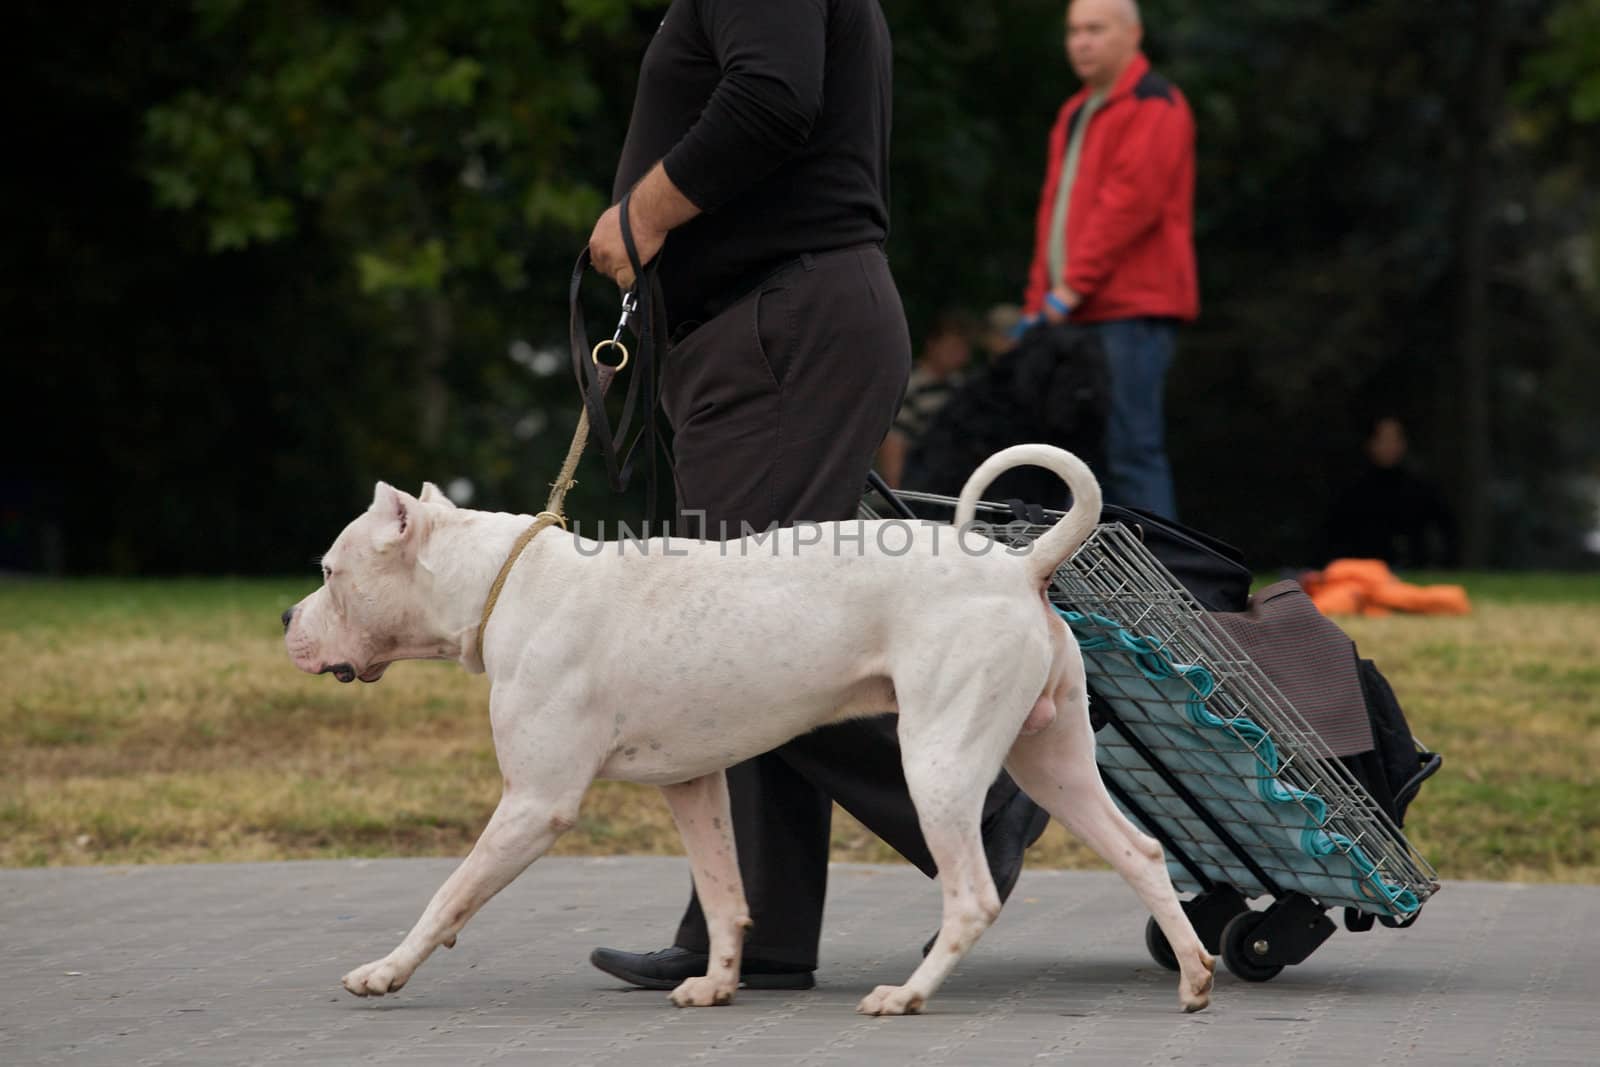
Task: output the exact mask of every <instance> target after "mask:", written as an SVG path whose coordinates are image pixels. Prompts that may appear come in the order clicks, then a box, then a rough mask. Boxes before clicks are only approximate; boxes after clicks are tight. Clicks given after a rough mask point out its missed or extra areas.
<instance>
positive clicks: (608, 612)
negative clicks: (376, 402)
mask: <svg viewBox="0 0 1600 1067" xmlns="http://www.w3.org/2000/svg"><path fill="white" fill-rule="evenodd" d="M1029 463H1032V464H1037V465H1040V466H1043V467H1047V468H1049V469H1050V470H1052V471H1054V472H1056V473H1057V474H1059V475H1061V476H1062V478H1064V479H1065V480H1066V482H1067V484H1068V485H1069V486H1070V488H1071V489H1072V494H1073V501H1074V503H1073V506H1072V509H1071V511H1070V512H1069V513H1068V514H1067V515H1066V516H1064V517H1063V518H1062V519H1061V521H1060V522H1059V523H1057V524H1056V525H1055V526H1054V527H1052V528H1051V529H1049V530H1048V531H1046V532H1045V533H1044V534H1042V535H1041V536H1040V537H1039V538H1038V540H1037V541H1035V542H1034V543H1033V545H1032V547H1031V551H1029V552H1026V553H1021V552H1015V551H1011V550H1009V549H1006V548H1004V547H1002V546H1000V545H997V544H994V543H993V542H989V541H987V540H986V539H985V538H983V537H982V536H980V534H979V533H977V532H974V531H972V530H968V529H967V527H968V525H969V524H970V523H971V520H972V517H973V514H974V506H975V504H976V502H977V500H978V498H979V495H980V494H981V493H982V492H983V490H984V489H985V488H987V487H988V485H989V483H990V482H991V481H993V480H994V478H995V477H996V476H998V475H999V474H1001V473H1002V472H1004V471H1005V470H1008V469H1010V468H1012V467H1016V466H1021V465H1024V464H1029ZM1099 513H1100V487H1099V485H1098V484H1097V483H1096V482H1095V480H1094V476H1093V475H1092V474H1091V473H1090V472H1089V469H1088V468H1087V467H1086V466H1084V464H1083V463H1081V462H1080V461H1079V460H1078V459H1077V458H1076V457H1074V456H1072V455H1071V454H1069V453H1067V452H1063V451H1062V450H1060V449H1057V448H1051V447H1047V446H1044V445H1019V446H1016V447H1014V448H1008V449H1006V450H1005V451H1003V452H1001V453H999V454H998V455H996V456H994V457H993V458H991V459H989V460H988V461H987V462H985V463H984V464H983V465H982V466H981V467H979V468H978V470H977V471H976V472H975V473H974V474H973V476H972V478H971V479H970V480H969V481H968V482H967V485H966V487H965V488H964V489H963V491H962V494H961V498H960V503H959V506H958V508H957V511H956V528H952V527H948V526H934V525H932V524H924V525H922V526H921V527H920V528H916V527H913V526H911V525H909V524H905V523H900V524H899V526H900V529H898V530H888V529H886V526H885V524H886V523H889V524H892V523H893V522H894V520H885V522H884V523H835V524H823V525H821V526H812V527H799V528H794V529H788V530H782V531H777V532H776V533H773V534H768V535H767V536H766V537H765V538H762V539H753V538H745V539H744V540H741V541H731V542H716V541H706V542H700V541H682V540H677V541H666V540H663V539H654V540H650V541H635V542H627V541H624V542H620V543H617V544H602V543H600V542H596V541H590V540H587V539H584V538H580V537H578V536H575V535H573V534H570V533H567V532H565V531H564V530H561V529H559V528H550V529H546V530H544V531H543V532H542V533H540V534H539V535H538V536H537V537H535V538H534V539H533V540H532V541H531V542H530V543H528V545H527V547H526V549H524V550H523V551H522V552H521V554H520V557H519V558H518V559H517V560H516V562H515V566H514V567H512V568H511V570H510V573H509V576H508V577H507V578H506V580H505V583H504V588H503V591H502V593H501V595H500V597H499V600H498V602H497V606H495V609H494V614H493V615H492V616H491V617H490V618H489V619H488V621H487V623H486V624H485V633H484V634H483V636H482V656H481V660H480V657H479V653H478V651H477V648H478V641H479V627H480V620H481V619H482V617H483V614H484V608H485V603H486V601H487V600H488V598H489V595H490V589H491V586H492V585H493V584H494V580H495V576H496V573H497V571H498V570H499V569H500V567H501V565H502V563H504V562H505V560H506V557H507V555H508V553H509V552H510V551H511V550H512V548H513V546H514V545H515V544H516V543H517V541H518V539H519V537H520V535H522V534H523V533H524V532H525V531H526V530H527V529H528V527H529V525H530V523H531V521H532V520H531V519H530V517H529V516H527V515H508V514H503V513H488V512H480V511H469V510H465V509H458V508H456V507H455V506H454V505H453V504H451V503H450V501H449V500H448V499H447V498H445V496H444V495H443V494H442V493H440V492H439V491H438V490H437V489H436V488H434V487H433V486H432V485H427V486H425V487H424V488H423V491H422V496H421V498H420V499H419V498H416V497H412V496H409V495H407V494H406V493H402V492H400V491H398V490H396V489H393V488H391V487H390V486H388V485H385V484H383V483H381V482H380V483H379V484H378V487H377V492H376V494H375V496H374V498H373V501H372V506H371V507H370V508H369V509H368V510H367V512H366V513H365V514H363V515H361V516H360V517H359V518H357V519H356V520H355V521H354V522H352V523H351V524H350V525H349V526H347V527H346V528H345V530H344V532H343V533H341V534H340V535H339V538H338V540H336V541H335V542H334V544H333V547H332V548H331V549H330V550H329V551H328V553H327V555H326V556H325V557H324V558H323V568H322V569H323V578H324V582H323V585H322V587H321V588H319V589H318V590H317V591H316V592H314V593H312V594H311V595H310V596H308V597H306V598H305V599H304V600H302V601H301V602H300V603H299V604H296V605H295V606H294V607H293V608H290V609H289V610H288V611H287V612H285V613H284V616H283V621H284V627H285V642H286V643H287V645H288V649H289V655H290V658H291V659H292V660H293V662H294V664H295V666H296V667H299V668H300V669H301V670H304V671H308V672H311V673H332V674H333V675H335V676H336V677H337V678H339V680H341V681H346V682H348V681H351V680H353V679H355V678H360V679H361V680H362V681H366V682H375V681H377V680H378V678H379V677H380V676H381V675H382V674H383V672H384V669H385V668H386V667H388V666H389V664H391V663H393V662H395V661H396V660H402V659H457V660H460V661H461V663H462V665H463V666H465V667H466V668H467V669H468V670H470V671H486V672H488V674H489V676H490V680H491V683H492V688H491V694H490V700H489V714H490V719H491V722H492V725H493V729H494V744H495V752H496V754H497V755H498V757H499V761H500V771H501V774H502V776H503V778H504V786H503V792H502V794H501V797H500V803H499V805H498V806H497V807H496V808H495V811H494V814H493V816H491V818H490V819H489V824H488V826H487V827H486V828H485V829H484V831H483V834H482V836H481V837H480V838H479V839H478V842H477V844H476V845H474V846H473V848H472V851H471V853H470V854H469V855H468V856H467V858H466V860H465V861H464V862H463V863H462V864H461V866H460V867H459V868H457V869H456V871H455V873H453V874H452V875H451V876H450V878H449V879H448V880H446V882H445V883H444V885H443V886H442V887H441V888H440V889H439V891H438V892H437V893H436V894H435V895H434V897H433V900H432V901H431V902H430V903H429V904H428V907H427V909H426V910H425V911H424V912H423V914H422V918H421V919H419V920H418V922H417V924H416V926H415V927H413V928H412V930H411V932H410V933H409V934H407V935H406V937H405V939H404V940H403V941H401V943H400V944H399V945H398V946H397V947H396V948H395V949H394V950H393V951H392V952H390V953H389V954H388V955H387V956H385V957H383V958H382V959H380V960H376V961H374V962H372V963H369V964H367V965H365V966H363V967H358V968H356V969H355V970H353V971H351V972H350V973H349V974H347V975H345V976H344V986H345V988H346V989H348V990H349V991H350V992H352V993H354V994H356V995H357V996H373V995H377V996H381V995H382V994H385V993H392V992H394V991H395V990H398V989H400V988H401V987H402V986H404V985H405V983H406V982H407V981H408V980H409V979H410V978H411V975H412V973H413V972H414V971H415V970H416V969H417V967H418V965H420V964H421V963H422V961H423V960H425V959H427V958H428V956H429V955H430V954H431V953H432V952H433V950H434V949H435V948H437V947H439V946H440V945H444V946H446V947H451V946H453V945H454V944H455V940H456V936H457V934H459V933H460V931H461V928H462V927H463V926H464V925H465V924H466V922H467V920H468V919H469V918H471V917H472V916H473V914H475V913H476V912H477V910H478V909H479V908H481V907H483V905H484V904H486V903H487V902H488V901H489V898H490V897H492V896H494V895H495V893H497V892H499V891H500V889H502V888H503V887H504V886H506V885H507V884H509V883H510V881H511V880H512V879H513V878H515V877H516V876H517V875H518V874H520V873H521V872H522V871H523V869H524V868H526V867H527V866H528V864H530V863H532V862H533V861H534V860H535V859H537V858H538V857H539V856H540V855H542V854H543V853H544V852H545V851H546V850H547V849H548V848H549V847H550V845H551V844H552V842H554V841H555V839H556V838H557V837H559V836H560V835H561V833H562V832H564V831H565V830H567V829H569V828H571V827H572V825H573V823H574V822H575V821H576V820H577V817H578V805H579V803H580V801H581V800H582V799H583V794H584V791H585V790H586V789H587V788H588V786H589V783H590V782H591V781H593V780H594V779H595V778H597V777H598V778H612V779H621V780H623V781H631V782H648V783H651V784H654V785H657V786H660V787H661V791H662V792H663V793H664V794H666V798H667V802H668V804H669V805H670V806H671V809H672V814H673V818H674V819H675V820H676V822H677V824H678V828H679V830H680V832H681V833H682V835H683V843H684V849H685V851H686V852H687V853H688V856H689V862H690V866H691V868H692V871H693V875H694V882H695V888H696V889H697V890H698V891H699V895H700V901H701V903H702V905H703V906H704V909H705V915H706V924H707V927H708V929H709V931H710V938H711V945H710V948H711V952H710V960H709V965H708V968H707V972H708V973H707V974H706V975H705V976H703V977H698V978H690V979H687V980H686V981H684V982H683V984H682V985H680V986H679V987H678V988H677V989H676V990H674V991H673V993H672V1001H673V1003H675V1004H678V1005H679V1006H688V1005H709V1004H725V1003H727V1002H728V1001H730V1000H731V999H732V998H733V994H734V990H735V989H736V988H738V985H739V958H740V952H741V946H742V943H743V938H744V931H745V929H746V928H747V927H748V926H749V925H750V920H749V918H748V917H747V916H746V913H745V900H744V889H743V886H742V884H741V882H740V878H739V869H738V866H737V864H736V862H735V856H734V841H733V834H732V829H731V824H730V820H729V808H728V792H727V783H726V781H725V780H724V778H723V773H722V772H723V768H725V767H728V766H730V765H731V764H733V763H736V762H738V761H740V760H744V759H747V758H749V757H751V756H755V755H757V754H759V753H762V752H766V751H768V750H769V749H772V748H775V747H777V746H778V745H780V744H782V743H783V742H785V741H788V740H789V739H791V738H793V737H796V736H798V735H799V734H802V733H805V732H806V731H808V730H811V729H814V728H816V727H818V726H822V725H824V724H825V723H831V722H836V721H839V720H841V719H844V718H847V717H850V716H857V715H871V714H877V713H881V712H886V711H897V712H899V715H900V719H899V736H900V746H901V751H902V753H903V759H904V764H905V776H906V783H907V785H908V786H909V787H910V791H911V798H912V800H913V801H914V802H915V804H916V808H917V813H918V816H919V818H920V821H921V824H922V830H923V834H924V836H925V837H926V839H927V842H928V848H929V851H930V852H931V853H932V855H933V857H934V859H935V861H936V862H937V863H938V865H939V879H940V882H941V885H942V887H943V891H944V916H943V922H942V924H941V926H940V929H939V935H938V938H937V940H936V941H935V943H934V945H933V948H932V950H931V951H930V952H929V953H928V954H927V956H926V958H924V959H923V961H922V963H921V964H920V965H919V966H918V967H917V969H916V970H915V972H913V973H912V975H911V977H910V979H909V980H908V981H907V983H906V984H905V985H903V986H879V987H878V988H877V989H875V990H874V991H873V992H872V993H870V994H868V995H867V996H866V997H865V998H864V999H863V1000H862V1001H861V1003H860V1006H859V1010H860V1011H862V1012H864V1013H866V1014H869V1015H899V1014H906V1013H914V1012H917V1011H919V1010H920V1009H921V1008H922V1006H923V1005H924V1004H925V1003H926V1002H927V1000H928V998H929V997H930V996H932V994H933V992H934V990H936V989H937V988H938V987H939V985H940V983H941V982H943V981H944V979H945V977H946V976H947V975H948V974H949V973H950V972H951V970H952V969H953V968H954V967H955V965H956V964H957V962H959V961H960V959H961V957H962V956H963V955H964V954H965V953H966V952H967V950H968V949H969V948H971V947H972V945H973V943H974V942H976V941H977V939H978V937H979V936H980V935H981V934H982V933H983V931H984V930H985V929H987V928H988V926H989V924H990V923H992V922H993V921H994V919H995V917H996V915H998V914H999V911H1000V898H999V896H998V894H997V893H996V892H995V887H994V882H993V880H992V878H991V877H990V874H989V866H988V863H987V862H986V861H985V858H984V851H983V845H982V841H981V838H980V836H979V820H980V816H981V812H982V806H983V796H984V791H985V790H986V789H987V788H988V786H989V783H990V782H991V781H992V780H993V779H994V777H995V775H996V774H997V773H998V772H999V770H1000V767H1001V765H1002V763H1003V764H1004V766H1005V768H1006V769H1007V770H1008V771H1010V772H1011V775H1012V776H1013V777H1014V778H1015V779H1016V781H1017V783H1018V784H1019V785H1020V786H1021V787H1022V788H1023V789H1024V790H1026V791H1027V793H1028V795H1029V796H1030V797H1032V798H1033V800H1034V801H1035V802H1037V803H1038V804H1039V805H1040V806H1042V807H1044V808H1045V809H1046V810H1047V811H1049V813H1050V814H1051V815H1052V816H1054V817H1055V818H1056V819H1059V820H1060V821H1061V822H1063V823H1065V824H1066V826H1067V827H1068V828H1069V829H1071V830H1072V831H1073V832H1074V833H1076V834H1077V835H1078V836H1079V837H1081V838H1082V839H1083V840H1084V841H1085V842H1087V843H1088V844H1089V845H1090V846H1091V847H1092V848H1093V849H1094V850H1095V851H1096V852H1098V853H1099V854H1100V855H1101V856H1103V857H1104V858H1105V859H1106V861H1107V862H1109V863H1110V864H1111V866H1112V867H1114V868H1115V869H1116V870H1117V872H1118V873H1119V874H1121V875H1122V876H1123V878H1124V879H1126V880H1127V881H1128V883H1129V884H1130V885H1131V886H1132V887H1133V889H1134V891H1135V892H1136V893H1138V895H1139V898H1140V899H1141V900H1142V901H1143V902H1144V904H1145V906H1146V907H1147V908H1148V909H1149V911H1150V912H1151V914H1153V915H1154V916H1155V918H1156V921H1157V922H1158V923H1159V924H1160V927H1161V930H1162V932H1163V933H1164V934H1165V935H1166V937H1167V940H1168V942H1169V943H1170V944H1171V946H1172V949H1173V951H1174V953H1175V954H1176V955H1177V958H1178V962H1179V964H1180V966H1181V969H1182V974H1181V975H1180V978H1179V984H1178V999H1179V1001H1180V1002H1181V1004H1182V1006H1183V1008H1184V1009H1185V1010H1186V1011H1198V1010H1200V1009H1201V1008H1204V1007H1205V1006H1206V1004H1207V1003H1208V1002H1209V1000H1210V996H1209V994H1210V989H1211V982H1212V972H1213V970H1214V967H1215V961H1214V960H1213V959H1212V957H1211V956H1210V955H1209V954H1208V953H1207V952H1206V950H1205V948H1204V947H1203V946H1202V945H1201V943H1200V940H1199V938H1198V937H1197V936H1196V934H1195V931H1194V928H1193V926H1191V925H1190V923H1189V920H1188V917H1187V916H1186V915H1185V914H1184V912H1183V909H1182V908H1181V907H1180V905H1179V903H1178V898H1177V895H1176V893H1175V892H1174V890H1173V886H1172V881H1171V879H1170V878H1169V877H1168V875H1167V870H1166V866H1165V863H1164V861H1163V857H1162V850H1161V846H1160V845H1159V844H1157V843H1156V842H1155V841H1153V840H1152V839H1150V838H1149V837H1147V836H1146V835H1145V834H1143V833H1141V832H1140V831H1139V830H1138V829H1137V828H1136V827H1134V826H1133V824H1132V823H1130V822H1129V821H1128V820H1127V819H1126V818H1124V817H1123V815H1122V814H1121V812H1119V811H1118V810H1117V808H1116V807H1115V805H1113V804H1112V802H1111V798H1110V797H1109V796H1108V795H1107V793H1106V791H1105V787H1104V785H1103V784H1102V783H1101V780H1100V774H1099V770H1098V768H1097V767H1096V766H1095V761H1094V734H1093V733H1092V731H1091V729H1090V726H1089V716H1088V707H1087V703H1086V694H1085V688H1084V685H1085V683H1084V670H1083V660H1082V658H1081V656H1080V655H1079V653H1078V647H1077V644H1076V643H1075V642H1074V641H1073V640H1072V638H1071V636H1070V635H1069V633H1068V631H1067V628H1066V626H1065V625H1064V624H1063V623H1062V621H1061V620H1060V618H1059V617H1058V616H1057V615H1056V613H1055V612H1054V611H1053V610H1052V609H1051V607H1050V605H1049V603H1048V602H1047V601H1046V599H1045V596H1044V593H1045V588H1046V585H1047V583H1048V581H1049V579H1050V576H1051V575H1052V574H1053V573H1054V571H1055V569H1056V567H1057V566H1058V565H1059V564H1060V563H1061V562H1062V561H1063V560H1065V559H1066V558H1067V557H1068V556H1069V555H1070V554H1071V553H1072V552H1074V551H1076V550H1077V548H1078V547H1079V546H1080V545H1081V544H1082V543H1083V542H1084V540H1085V539H1086V538H1087V537H1088V535H1089V533H1090V532H1091V531H1092V530H1093V529H1094V525H1095V522H1096V521H1097V518H1098V516H1099ZM963 530H965V531H966V532H965V533H964V534H962V536H961V537H960V539H959V541H958V536H957V535H958V532H959V531H963ZM902 548H904V551H901V549H902ZM983 548H987V549H990V550H989V551H983V550H982V549H983Z"/></svg>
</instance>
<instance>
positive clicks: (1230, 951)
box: [1222, 911, 1283, 982]
mask: <svg viewBox="0 0 1600 1067" xmlns="http://www.w3.org/2000/svg"><path fill="white" fill-rule="evenodd" d="M1265 916H1266V912H1261V911H1246V912H1242V913H1240V914H1238V915H1235V916H1234V917H1233V918H1232V919H1230V920H1229V921H1228V925H1227V926H1225V927H1224V928H1223V930H1222V962H1223V963H1225V964H1227V965H1228V970H1229V971H1230V972H1232V973H1233V975H1234V976H1235V977H1237V978H1243V979H1244V980H1245V981H1246V982H1269V981H1271V980H1272V979H1274V978H1276V977H1278V972H1279V971H1281V970H1283V964H1281V963H1261V962H1259V961H1260V958H1261V954H1260V953H1258V952H1257V951H1256V937H1255V930H1256V927H1258V926H1260V925H1261V920H1262V919H1263V918H1264V917H1265Z"/></svg>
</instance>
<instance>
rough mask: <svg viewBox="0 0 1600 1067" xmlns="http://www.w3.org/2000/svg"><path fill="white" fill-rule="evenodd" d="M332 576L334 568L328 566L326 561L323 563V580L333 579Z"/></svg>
mask: <svg viewBox="0 0 1600 1067" xmlns="http://www.w3.org/2000/svg"><path fill="white" fill-rule="evenodd" d="M332 577H333V568H332V567H330V566H328V565H327V564H326V563H324V564H323V565H322V580H323V581H325V582H326V581H328V580H329V579H331V578H332Z"/></svg>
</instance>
